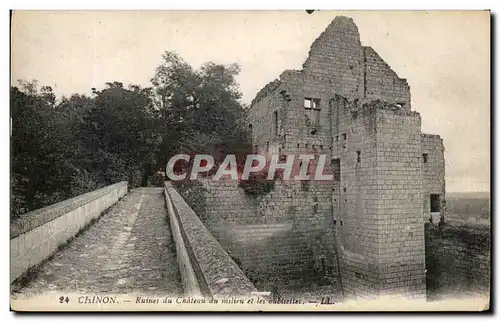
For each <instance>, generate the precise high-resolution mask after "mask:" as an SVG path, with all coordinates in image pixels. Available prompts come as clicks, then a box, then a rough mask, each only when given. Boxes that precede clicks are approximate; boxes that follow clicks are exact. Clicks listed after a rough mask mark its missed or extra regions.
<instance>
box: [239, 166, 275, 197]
mask: <svg viewBox="0 0 500 321" xmlns="http://www.w3.org/2000/svg"><path fill="white" fill-rule="evenodd" d="M274 182H275V181H274V180H268V179H267V172H266V171H261V172H256V173H250V175H249V176H248V180H240V182H239V186H240V187H241V188H243V190H244V191H245V193H246V194H248V195H252V196H260V195H265V194H267V193H269V192H271V191H272V190H273V189H274Z"/></svg>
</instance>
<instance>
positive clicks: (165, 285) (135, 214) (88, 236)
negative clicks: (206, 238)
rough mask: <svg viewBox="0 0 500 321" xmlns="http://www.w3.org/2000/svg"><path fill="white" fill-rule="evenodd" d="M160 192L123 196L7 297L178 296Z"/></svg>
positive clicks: (141, 190)
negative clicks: (71, 294)
mask: <svg viewBox="0 0 500 321" xmlns="http://www.w3.org/2000/svg"><path fill="white" fill-rule="evenodd" d="M162 192H163V189H161V188H138V189H134V190H132V191H130V192H129V194H128V195H127V196H125V197H124V198H123V199H122V200H121V201H120V202H118V203H117V204H115V205H114V206H113V207H111V209H110V210H109V212H108V213H106V214H105V215H103V216H102V217H101V218H100V219H99V220H98V221H97V222H96V223H95V224H94V225H92V226H90V227H89V228H88V229H87V230H86V231H84V232H83V233H81V234H80V235H79V236H77V237H76V238H75V239H74V240H73V241H72V242H71V243H70V244H69V245H68V246H66V247H65V248H64V249H62V250H61V251H59V252H58V253H56V254H55V255H54V257H53V258H52V259H51V260H50V261H48V262H46V263H45V264H43V265H42V266H41V267H40V269H39V271H38V274H37V275H36V277H35V278H33V279H32V280H31V281H30V282H29V283H28V284H27V285H26V286H25V287H23V288H21V289H15V287H14V288H13V292H14V293H13V296H30V295H33V294H40V293H46V292H48V291H57V292H79V293H87V294H90V293H92V294H108V293H120V294H124V293H132V292H133V293H143V294H148V295H163V296H164V295H176V294H182V289H181V284H180V273H179V269H178V266H177V257H176V253H175V245H174V243H173V240H172V234H171V232H170V228H169V223H168V218H167V213H166V210H165V207H164V198H163V194H162Z"/></svg>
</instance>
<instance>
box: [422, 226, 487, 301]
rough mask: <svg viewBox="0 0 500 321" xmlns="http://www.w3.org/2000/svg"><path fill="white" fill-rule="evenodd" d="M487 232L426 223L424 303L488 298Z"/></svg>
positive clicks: (473, 227)
mask: <svg viewBox="0 0 500 321" xmlns="http://www.w3.org/2000/svg"><path fill="white" fill-rule="evenodd" d="M490 233H491V230H490V228H488V227H481V226H476V225H471V224H460V225H459V224H457V225H450V224H445V225H442V226H435V225H433V224H430V223H426V228H425V251H426V255H425V263H426V267H427V298H428V300H440V299H450V298H453V299H461V298H467V299H471V298H489V295H490V293H489V291H490V281H491V277H490V275H491V269H490V268H491V254H490V253H491V252H490V251H491V234H490Z"/></svg>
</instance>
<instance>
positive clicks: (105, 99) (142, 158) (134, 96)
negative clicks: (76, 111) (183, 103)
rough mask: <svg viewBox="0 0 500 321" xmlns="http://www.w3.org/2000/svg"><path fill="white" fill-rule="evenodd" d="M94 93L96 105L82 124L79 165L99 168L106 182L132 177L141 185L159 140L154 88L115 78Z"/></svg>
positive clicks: (92, 168) (97, 170) (84, 167)
mask: <svg viewBox="0 0 500 321" xmlns="http://www.w3.org/2000/svg"><path fill="white" fill-rule="evenodd" d="M94 94H95V99H94V107H93V108H92V109H91V110H90V112H89V113H88V115H87V116H86V117H85V119H84V121H83V123H82V126H81V133H80V140H81V141H82V145H83V151H84V155H82V156H83V157H81V160H82V161H81V164H80V165H79V167H81V168H83V169H85V170H86V171H87V172H90V173H95V172H97V173H98V174H99V177H101V180H102V181H103V183H104V184H106V185H107V184H112V183H116V182H118V181H120V180H128V181H129V184H130V185H131V186H138V185H140V183H141V181H142V175H143V169H144V168H145V167H146V164H149V163H151V162H153V158H154V157H153V156H154V155H155V152H156V148H157V147H156V146H157V144H158V142H159V137H157V134H156V132H155V123H156V119H155V116H156V112H155V110H154V109H153V106H152V101H151V97H150V96H151V94H150V89H148V88H144V89H141V88H140V87H139V86H130V87H129V88H128V89H125V88H124V87H123V84H122V83H120V82H113V83H106V88H105V89H103V90H101V91H94Z"/></svg>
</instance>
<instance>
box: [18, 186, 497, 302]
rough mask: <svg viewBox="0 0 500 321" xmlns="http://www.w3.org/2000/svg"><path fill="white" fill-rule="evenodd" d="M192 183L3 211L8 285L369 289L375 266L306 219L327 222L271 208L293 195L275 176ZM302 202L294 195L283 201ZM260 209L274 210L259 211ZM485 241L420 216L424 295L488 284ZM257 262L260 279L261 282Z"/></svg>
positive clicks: (102, 290)
mask: <svg viewBox="0 0 500 321" xmlns="http://www.w3.org/2000/svg"><path fill="white" fill-rule="evenodd" d="M205 183H206V182H205ZM201 185H205V186H204V187H203V188H201V189H199V190H188V192H186V189H184V190H182V188H179V187H177V188H174V187H173V186H172V185H171V184H170V183H169V182H165V186H164V187H163V188H158V187H157V188H136V189H132V190H130V191H129V190H128V185H127V182H120V183H117V184H114V185H111V186H107V187H105V188H102V189H99V190H96V191H93V192H90V193H87V194H84V195H80V196H78V197H75V198H72V199H69V200H66V201H63V202H60V203H57V204H54V205H51V206H48V207H45V208H42V209H39V210H36V211H33V212H30V213H27V214H25V215H23V216H22V217H21V218H18V219H16V220H14V221H12V222H11V237H10V248H11V256H10V261H11V264H10V267H11V268H10V280H11V293H12V297H13V298H19V299H25V298H29V297H33V296H36V295H39V294H40V295H41V294H43V295H47V294H50V293H81V294H133V295H148V296H169V297H176V296H177V297H205V298H222V297H237V296H250V295H251V294H252V292H256V291H264V292H270V293H271V294H270V295H269V298H270V299H273V298H274V299H276V298H287V297H294V298H300V299H302V300H303V301H304V302H310V301H315V300H321V298H323V297H325V296H328V297H329V298H331V300H332V301H334V302H340V301H342V300H346V299H350V298H352V297H353V296H352V295H351V294H352V293H354V298H356V299H359V298H363V294H364V293H367V292H370V291H372V292H373V291H379V290H377V289H376V288H373V287H372V286H370V285H369V284H368V285H367V283H366V281H363V280H366V277H371V278H374V277H376V275H377V274H376V273H377V271H378V269H380V266H377V265H376V264H372V265H370V268H371V269H372V270H373V271H374V272H373V271H365V270H363V269H362V267H363V266H364V265H363V264H364V262H363V260H362V259H359V262H358V261H356V260H355V259H356V257H349V256H348V253H347V251H343V250H342V248H339V246H338V245H336V243H335V242H334V243H333V248H329V247H326V246H323V245H322V244H318V240H320V238H319V237H318V235H320V234H318V233H319V232H318V231H319V230H318V228H317V227H318V226H319V227H321V228H322V229H324V230H327V229H329V228H330V227H328V226H326V225H325V224H322V223H321V222H319V223H320V224H319V225H317V226H316V227H314V226H313V227H314V229H311V226H310V225H307V224H306V225H307V226H304V224H302V223H301V222H302V221H303V216H304V215H306V214H307V213H306V212H304V210H301V211H302V212H300V211H299V212H294V213H292V214H293V215H291V214H290V213H288V214H287V213H281V212H280V211H281V210H282V209H283V208H284V205H283V204H282V203H283V202H289V200H290V199H292V200H293V199H295V198H294V197H293V193H292V194H288V193H289V190H285V189H284V188H285V187H284V186H280V185H279V184H277V185H276V188H275V191H273V192H271V193H269V194H268V195H266V196H265V197H264V198H262V199H260V201H255V200H253V201H250V200H249V199H245V197H246V196H245V195H244V193H243V192H242V191H241V189H240V188H238V187H237V184H236V185H235V184H233V183H231V182H221V183H219V184H215V185H214V184H212V185H207V184H200V185H198V186H201ZM181 190H182V191H181ZM179 192H181V193H182V195H183V196H181V194H179ZM190 193H191V194H190ZM196 193H201V194H203V193H205V194H206V195H205V196H204V201H205V202H206V203H205V204H204V205H203V208H202V207H199V206H196V204H195V205H193V204H194V202H193V200H192V199H191V197H190V196H189V195H194V194H196ZM290 197H291V198H290ZM186 201H188V202H189V203H190V205H193V207H191V206H190V205H188V203H187V202H186ZM252 202H253V203H252ZM259 202H260V203H259ZM306 202H307V200H301V201H300V202H296V203H297V204H295V203H294V204H295V206H294V208H300V206H301V204H302V203H304V204H305V203H306ZM252 206H253V207H254V209H253V210H250V208H251V207H252ZM193 208H195V210H196V211H199V213H195V211H194V210H193ZM270 212H273V213H278V212H280V213H281V214H279V215H274V216H265V215H264V216H262V213H270ZM311 213H312V214H311ZM311 213H310V214H311V215H313V214H314V213H313V212H311ZM287 215H291V216H290V217H291V218H290V217H287ZM204 216H205V217H204ZM207 216H209V217H211V219H212V221H211V220H210V219H209V218H207ZM200 218H201V219H200ZM214 218H217V219H218V220H216V221H213V219H214ZM422 224H424V223H422ZM331 231H334V230H331ZM331 234H332V233H330V234H329V235H331ZM333 234H335V232H334V233H333ZM311 252H312V253H311ZM318 253H319V254H318ZM332 253H333V254H336V255H337V256H336V257H335V255H333V254H332ZM489 253H490V236H489V230H488V229H485V228H478V227H470V226H451V225H450V226H447V227H446V228H444V229H443V228H442V227H436V226H432V225H429V224H426V227H425V254H426V257H425V268H426V275H425V281H424V284H423V285H422V287H423V289H424V291H426V292H424V295H423V299H425V298H427V300H429V299H432V300H435V299H442V298H445V297H446V295H447V294H449V293H454V294H455V295H458V294H463V295H469V296H470V295H476V294H477V293H479V294H481V295H487V294H488V292H489V282H490V275H489V274H490V268H489V265H490V254H489ZM351 255H352V254H351ZM349 260H350V261H349ZM346 262H347V263H346ZM349 262H355V263H356V265H352V264H351V266H348V263H349ZM365 265H366V264H365ZM329 266H330V267H331V268H329ZM318 271H319V272H320V273H318ZM267 272H270V273H271V274H270V275H269V276H270V278H269V280H267V281H269V282H262V277H261V276H262V275H264V274H266V273H267ZM372 272H373V273H372ZM273 273H274V274H273ZM370 273H371V274H370ZM387 273H389V274H390V275H391V276H393V277H394V278H395V280H396V281H395V282H397V284H398V286H399V287H400V288H403V289H405V291H406V294H408V293H409V294H410V295H413V299H422V295H421V294H422V287H419V288H416V287H413V286H412V285H411V284H410V285H407V281H397V280H399V279H401V280H404V279H409V280H412V277H413V276H412V275H411V274H409V273H406V272H404V271H403V269H402V268H401V269H393V270H391V269H389V270H388V271H387ZM318 275H319V277H318ZM311 276H312V277H311ZM356 280H357V281H359V283H360V284H361V286H359V287H357V286H356V283H354V282H353V281H356ZM363 282H364V283H363ZM382 286H383V285H382ZM374 289H375V290H374ZM386 290H387V289H386ZM389 290H390V289H389ZM415 291H417V292H415ZM379 293H380V292H379ZM402 293H403V292H398V293H394V294H395V295H402ZM415 293H418V297H417V295H415ZM359 294H361V295H359Z"/></svg>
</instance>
